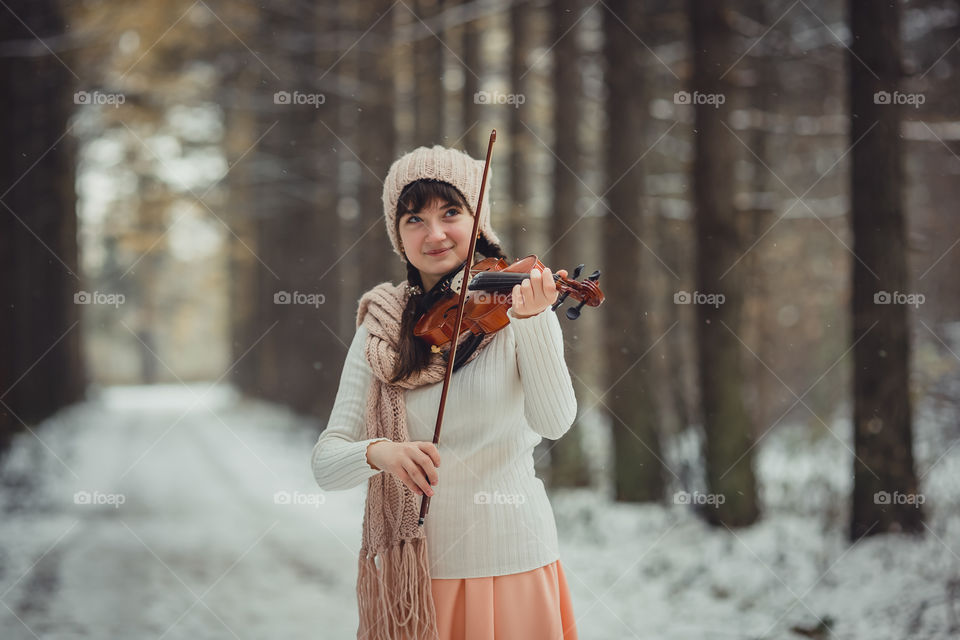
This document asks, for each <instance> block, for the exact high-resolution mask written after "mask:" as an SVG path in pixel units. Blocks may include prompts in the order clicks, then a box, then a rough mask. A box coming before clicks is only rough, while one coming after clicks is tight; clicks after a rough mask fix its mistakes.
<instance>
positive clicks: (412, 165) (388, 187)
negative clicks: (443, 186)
mask: <svg viewBox="0 0 960 640" xmlns="http://www.w3.org/2000/svg"><path fill="white" fill-rule="evenodd" d="M483 165H484V162H483V161H482V160H474V159H473V158H471V157H470V156H469V155H468V154H466V153H464V152H463V151H460V150H458V149H449V148H447V147H442V146H440V145H436V146H434V147H433V148H432V149H428V148H427V147H418V148H417V149H414V150H413V151H411V152H410V153H407V154H404V155H403V156H400V158H399V159H398V160H397V161H396V162H394V163H393V165H392V166H391V167H390V171H388V172H387V179H386V180H384V181H383V214H384V222H385V224H386V225H387V235H388V236H389V237H390V244H392V245H393V252H394V253H396V254H397V255H398V256H400V259H401V260H405V258H404V257H403V253H402V252H401V251H400V245H399V238H398V237H397V231H396V227H397V201H398V200H399V199H400V193H401V192H402V191H403V189H404V187H406V186H407V185H408V184H410V183H411V182H415V181H417V180H422V179H427V180H440V181H442V182H446V183H448V184H451V185H453V186H454V187H456V188H457V189H458V190H459V191H460V193H462V194H463V197H464V198H466V200H467V204H469V205H470V211H471V213H475V210H476V206H477V200H478V199H479V197H480V183H481V181H482V180H483ZM492 175H493V168H492V167H491V168H490V171H489V172H488V174H487V188H486V190H485V192H484V194H483V207H482V208H481V209H480V228H479V232H480V233H481V234H483V236H484V237H486V239H487V240H488V241H489V242H492V243H494V244H500V238H498V237H497V234H496V233H494V232H493V227H491V226H490V178H491V177H492Z"/></svg>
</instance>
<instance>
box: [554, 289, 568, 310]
mask: <svg viewBox="0 0 960 640" xmlns="http://www.w3.org/2000/svg"><path fill="white" fill-rule="evenodd" d="M568 295H570V292H569V291H564V292H563V293H561V294H560V297H559V298H557V301H556V302H554V303H553V304H552V305H550V311H556V310H557V309H559V308H560V305H562V304H563V301H564V300H566V299H567V296H568Z"/></svg>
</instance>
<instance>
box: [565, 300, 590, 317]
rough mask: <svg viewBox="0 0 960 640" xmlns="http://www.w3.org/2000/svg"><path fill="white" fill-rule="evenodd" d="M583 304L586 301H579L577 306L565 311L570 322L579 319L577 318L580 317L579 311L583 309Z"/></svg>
mask: <svg viewBox="0 0 960 640" xmlns="http://www.w3.org/2000/svg"><path fill="white" fill-rule="evenodd" d="M585 303H586V301H583V300H581V301H580V304H578V305H577V306H575V307H570V308H569V309H567V318H568V319H570V320H576V319H577V318H579V317H580V309H582V308H583V305H584V304H585Z"/></svg>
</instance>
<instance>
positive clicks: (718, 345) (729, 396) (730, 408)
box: [689, 0, 759, 527]
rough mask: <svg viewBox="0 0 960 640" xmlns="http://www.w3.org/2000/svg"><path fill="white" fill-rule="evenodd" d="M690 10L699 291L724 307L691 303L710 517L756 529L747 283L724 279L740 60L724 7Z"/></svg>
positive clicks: (738, 245)
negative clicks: (745, 331) (732, 78)
mask: <svg viewBox="0 0 960 640" xmlns="http://www.w3.org/2000/svg"><path fill="white" fill-rule="evenodd" d="M689 11H690V22H691V25H690V26H691V34H690V35H691V39H692V47H693V83H692V90H693V91H692V92H691V99H692V101H693V102H694V107H693V108H694V149H695V150H694V161H693V196H694V198H693V199H694V210H695V211H694V226H695V235H696V256H697V257H696V291H698V292H702V293H704V294H722V295H723V296H724V300H723V302H722V303H721V304H697V301H695V300H694V301H692V302H693V303H694V308H695V314H696V318H697V359H698V365H699V373H700V394H701V398H700V402H701V409H702V414H703V416H702V417H703V427H704V432H705V433H704V435H705V447H704V454H705V463H706V465H705V466H706V477H707V486H708V488H709V491H710V492H711V493H714V494H717V495H718V496H723V500H722V501H720V500H718V502H721V504H718V505H717V508H716V509H709V510H708V511H707V514H708V518H709V520H710V521H711V522H712V523H714V524H721V523H722V524H724V525H726V526H731V527H736V526H745V525H748V524H751V523H753V522H754V521H755V520H756V519H757V517H758V516H759V507H758V505H757V489H756V479H755V477H754V473H753V455H752V452H753V446H752V445H753V434H752V429H751V425H750V420H749V416H748V413H747V410H746V407H745V405H744V399H743V380H744V372H743V367H742V363H741V348H742V347H741V345H740V342H739V340H738V338H737V335H738V332H739V330H740V315H741V305H742V300H743V283H742V278H741V276H739V275H738V273H737V271H736V270H733V271H730V273H728V274H727V276H726V277H724V278H723V279H721V274H723V273H724V271H725V270H726V269H727V268H728V267H729V266H730V265H731V264H733V263H734V262H735V261H736V260H737V258H738V257H739V256H740V254H742V253H743V250H744V248H743V246H742V242H741V239H740V234H739V233H738V227H739V226H740V225H739V224H738V220H737V213H736V209H735V208H734V203H733V193H734V174H733V167H734V161H735V156H734V150H735V148H736V147H735V145H736V140H734V139H732V137H731V136H730V133H729V132H728V131H726V128H725V127H724V125H723V123H724V121H725V119H726V118H727V116H728V114H729V112H730V100H729V98H730V97H731V91H730V89H731V87H730V84H729V82H728V81H727V80H726V79H725V77H724V72H725V70H726V69H727V68H728V67H729V66H730V65H731V64H733V62H734V61H735V60H736V56H735V55H734V52H733V47H732V34H731V31H730V27H729V25H728V24H727V20H726V18H727V8H726V2H725V1H723V0H717V1H715V2H698V1H697V0H690V4H689ZM696 96H701V97H702V98H703V99H697V98H696ZM720 96H723V97H724V98H726V100H725V101H724V100H721V99H720ZM708 100H709V101H708ZM719 102H722V104H717V103H719ZM715 300H719V298H715Z"/></svg>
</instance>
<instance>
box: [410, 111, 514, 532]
mask: <svg viewBox="0 0 960 640" xmlns="http://www.w3.org/2000/svg"><path fill="white" fill-rule="evenodd" d="M496 139H497V130H496V129H492V130H491V131H490V142H489V143H488V144H487V159H486V162H485V163H484V165H483V179H482V180H481V181H480V197H479V198H478V200H477V208H476V209H475V211H474V216H473V233H472V234H471V235H470V251H469V252H468V253H467V262H466V264H464V265H463V280H462V282H463V283H464V284H463V285H462V286H461V287H460V301H459V302H458V303H457V319H456V322H454V324H453V340H451V341H450V353H449V354H448V356H447V372H446V374H444V376H443V390H442V391H441V392H440V409H439V410H438V411H437V424H436V426H435V427H434V429H433V444H434V445H436V444H438V443H439V442H440V427H441V425H442V424H443V410H444V408H445V407H446V406H447V389H449V388H450V377H451V376H452V375H453V362H454V360H455V359H456V357H457V343H458V342H459V341H460V326H461V324H462V323H463V311H464V307H465V306H466V304H465V302H466V300H467V287H466V283H467V282H469V281H470V267H471V266H473V255H474V252H475V251H476V249H477V235H479V231H480V208H481V207H483V192H484V191H485V190H486V188H487V171H488V170H489V169H490V158H491V156H492V155H493V143H494V142H495V141H496ZM429 510H430V496H428V495H427V494H423V496H421V499H420V521H419V523H418V524H419V526H421V527H422V526H423V519H424V518H425V517H426V515H427V512H428V511H429Z"/></svg>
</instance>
